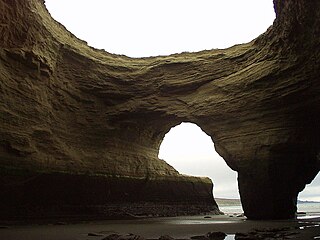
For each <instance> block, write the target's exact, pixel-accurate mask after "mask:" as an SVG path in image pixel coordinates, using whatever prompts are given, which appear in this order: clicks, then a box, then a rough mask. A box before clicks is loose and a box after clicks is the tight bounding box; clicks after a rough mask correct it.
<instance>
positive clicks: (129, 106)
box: [0, 0, 320, 219]
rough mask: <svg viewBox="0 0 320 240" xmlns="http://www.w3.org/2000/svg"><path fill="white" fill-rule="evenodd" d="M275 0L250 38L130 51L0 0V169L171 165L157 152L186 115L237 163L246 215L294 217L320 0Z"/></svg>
mask: <svg viewBox="0 0 320 240" xmlns="http://www.w3.org/2000/svg"><path fill="white" fill-rule="evenodd" d="M274 5H275V11H276V20H275V22H274V24H273V26H272V27H271V28H270V29H269V30H268V31H267V32H266V33H265V34H263V35H261V36H259V37H258V38H257V39H255V40H253V41H252V42H250V43H247V44H242V45H236V46H234V47H231V48H229V49H225V50H211V51H203V52H198V53H182V54H175V55H170V56H165V57H152V58H141V59H131V58H128V57H125V56H117V55H111V54H108V53H106V52H104V51H102V50H97V49H94V48H91V47H88V46H87V45H86V43H85V42H83V41H81V40H79V39H77V38H76V37H75V36H73V35H72V34H71V33H70V32H68V31H67V30H66V29H65V28H64V27H63V26H62V25H61V24H59V23H57V22H55V21H54V20H53V19H52V18H51V17H50V15H49V13H48V12H47V11H46V9H45V7H44V3H43V1H40V0H30V1H18V0H12V1H11V0H10V1H8V0H1V1H0V20H1V23H2V24H1V34H0V43H1V52H0V58H1V63H0V69H1V71H0V72H1V83H0V92H1V97H0V99H1V107H0V113H1V127H0V134H1V138H0V144H1V145H0V156H1V167H2V169H6V170H5V171H7V169H16V168H19V169H20V170H21V169H24V170H25V169H29V170H33V171H34V170H37V171H42V172H43V171H49V172H64V173H73V174H75V173H91V174H104V175H110V174H112V175H113V176H114V175H121V176H126V177H135V178H139V177H141V178H144V177H145V176H150V175H154V176H162V177H167V176H176V172H175V171H174V169H171V168H170V167H168V166H167V165H166V164H165V163H163V162H161V161H159V160H158V158H157V153H158V149H159V146H160V142H161V140H162V138H163V136H164V134H165V133H166V132H167V131H168V130H169V129H170V128H171V127H172V126H174V125H176V124H177V123H179V122H181V121H189V122H194V123H196V124H197V125H198V126H200V127H201V128H203V129H204V130H205V132H206V133H208V134H209V135H210V136H211V137H212V138H213V139H214V142H215V144H216V149H217V151H218V152H219V154H220V155H221V156H223V157H224V159H225V160H226V162H227V163H228V165H229V166H230V167H231V168H232V169H234V170H236V171H238V173H239V189H240V194H241V199H242V205H243V208H244V211H245V215H246V216H247V217H248V218H251V219H268V218H273V219H275V218H290V217H293V216H294V213H295V200H296V197H297V194H298V192H299V191H301V190H302V189H303V188H304V186H305V184H306V183H307V182H309V181H310V180H312V178H313V177H314V176H315V175H316V174H317V172H318V171H319V160H320V157H319V147H320V144H319V143H320V140H319V136H320V130H319V125H318V124H317V123H318V121H319V117H320V116H319V115H320V111H319V110H320V109H319V108H320V104H319V101H320V94H319V92H320V84H319V81H318V79H319V77H320V76H319V75H320V74H319V73H320V71H319V66H320V64H319V53H320V52H319V47H318V46H319V39H320V37H319V26H320V24H319V20H320V16H319V12H320V11H319V10H320V3H318V2H316V1H312V2H311V1H308V0H299V1H298V0H290V1H281V0H275V1H274Z"/></svg>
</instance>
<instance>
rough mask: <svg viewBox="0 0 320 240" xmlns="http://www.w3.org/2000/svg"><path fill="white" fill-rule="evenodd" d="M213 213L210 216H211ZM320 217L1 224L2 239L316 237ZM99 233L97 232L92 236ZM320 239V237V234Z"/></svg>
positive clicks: (188, 218)
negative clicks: (280, 233)
mask: <svg viewBox="0 0 320 240" xmlns="http://www.w3.org/2000/svg"><path fill="white" fill-rule="evenodd" d="M209 217H210V218H209ZM319 224H320V218H319V216H313V217H311V218H310V219H308V218H306V219H300V220H286V221H250V220H246V219H245V218H244V217H236V216H233V217H230V216H228V215H220V216H217V215H207V216H206V218H205V217H204V216H183V217H171V218H149V219H138V220H117V221H95V222H85V223H77V224H66V223H61V222H60V223H56V224H48V225H27V226H8V227H6V226H2V227H0V239H1V240H22V239H23V240H38V239H39V240H40V239H41V240H57V239H59V240H71V239H72V240H74V239H76V240H87V239H89V240H91V239H94V240H95V239H97V240H100V239H103V238H104V237H106V236H108V235H110V234H112V233H118V234H128V233H132V234H135V235H140V236H142V237H144V238H146V239H158V238H159V237H160V236H164V235H169V236H171V237H173V238H176V239H190V238H191V237H192V236H197V235H205V234H206V233H208V232H218V231H220V232H224V233H226V234H229V237H228V238H226V239H234V238H233V236H232V235H233V234H235V233H247V232H250V231H252V230H254V229H262V230H267V229H283V228H286V229H287V230H286V231H287V232H292V233H293V234H291V235H290V239H317V238H314V237H315V236H320V227H319ZM89 235H96V236H89ZM319 239H320V238H319Z"/></svg>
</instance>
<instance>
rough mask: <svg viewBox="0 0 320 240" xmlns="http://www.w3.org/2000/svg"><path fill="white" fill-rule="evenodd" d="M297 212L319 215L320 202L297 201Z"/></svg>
mask: <svg viewBox="0 0 320 240" xmlns="http://www.w3.org/2000/svg"><path fill="white" fill-rule="evenodd" d="M297 208H298V212H305V213H309V214H311V213H312V214H319V215H320V202H318V203H298V204H297Z"/></svg>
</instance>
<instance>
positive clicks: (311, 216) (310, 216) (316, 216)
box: [297, 215, 320, 220]
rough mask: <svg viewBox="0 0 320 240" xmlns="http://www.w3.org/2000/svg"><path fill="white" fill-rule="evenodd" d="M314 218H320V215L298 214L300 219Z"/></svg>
mask: <svg viewBox="0 0 320 240" xmlns="http://www.w3.org/2000/svg"><path fill="white" fill-rule="evenodd" d="M313 218H320V215H305V216H298V217H297V219H298V220H304V219H313Z"/></svg>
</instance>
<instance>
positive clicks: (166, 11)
mask: <svg viewBox="0 0 320 240" xmlns="http://www.w3.org/2000/svg"><path fill="white" fill-rule="evenodd" d="M46 6H47V8H48V10H49V12H50V13H51V15H52V16H53V18H55V19H56V20H57V21H59V22H61V23H62V24H63V25H65V27H66V28H67V29H68V30H69V31H71V32H72V33H74V34H75V35H76V36H77V37H79V38H80V39H83V40H85V41H87V42H88V44H89V45H90V46H93V47H95V48H99V49H105V50H106V51H108V52H110V53H116V54H124V55H127V56H130V57H148V56H156V55H169V54H173V53H180V52H184V51H189V52H194V51H201V50H205V49H207V50H210V49H214V48H227V47H230V46H232V45H235V44H239V43H245V42H249V41H251V40H252V39H254V38H256V37H257V36H258V35H260V34H261V33H263V32H265V31H266V30H267V28H268V27H269V26H270V25H272V23H273V20H274V18H275V13H274V9H273V1H272V0H108V1H105V0H90V1H89V0H68V1H64V0H46Z"/></svg>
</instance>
